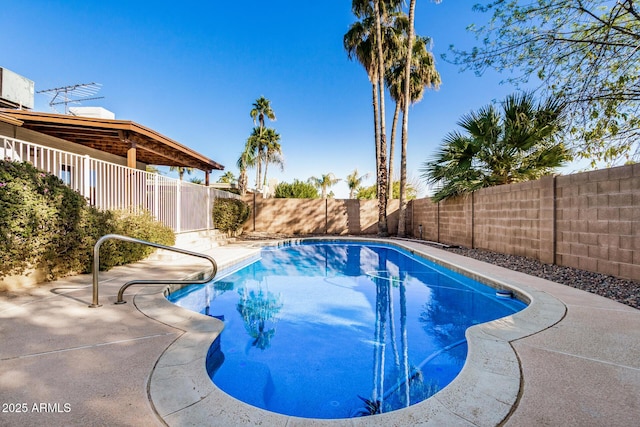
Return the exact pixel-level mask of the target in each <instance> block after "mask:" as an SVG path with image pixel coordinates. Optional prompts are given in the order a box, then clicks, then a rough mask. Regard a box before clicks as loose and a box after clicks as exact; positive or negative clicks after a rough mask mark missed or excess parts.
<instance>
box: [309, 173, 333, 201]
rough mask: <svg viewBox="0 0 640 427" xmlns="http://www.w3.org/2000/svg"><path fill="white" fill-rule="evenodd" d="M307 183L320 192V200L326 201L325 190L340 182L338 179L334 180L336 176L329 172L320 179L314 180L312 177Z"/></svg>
mask: <svg viewBox="0 0 640 427" xmlns="http://www.w3.org/2000/svg"><path fill="white" fill-rule="evenodd" d="M309 182H310V183H311V184H313V185H314V186H315V187H316V188H318V189H319V190H321V191H322V198H323V199H326V198H327V189H328V188H330V187H333V186H334V185H336V184H337V183H338V182H340V178H336V176H335V175H334V174H333V173H332V172H329V173H328V174H325V175H320V178H316V177H315V176H312V177H311V178H309Z"/></svg>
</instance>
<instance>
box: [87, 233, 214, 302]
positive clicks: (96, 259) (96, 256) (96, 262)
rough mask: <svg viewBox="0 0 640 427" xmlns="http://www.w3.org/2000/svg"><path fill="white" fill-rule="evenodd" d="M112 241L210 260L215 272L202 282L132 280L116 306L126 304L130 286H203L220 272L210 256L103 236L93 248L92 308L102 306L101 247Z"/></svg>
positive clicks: (129, 239) (117, 236) (126, 238)
mask: <svg viewBox="0 0 640 427" xmlns="http://www.w3.org/2000/svg"><path fill="white" fill-rule="evenodd" d="M110 239H116V240H123V241H125V242H131V243H140V244H142V245H147V246H152V247H154V248H158V249H164V250H167V251H171V252H178V253H181V254H185V255H191V256H195V257H199V258H205V259H207V260H209V261H210V262H211V265H212V266H213V270H212V271H211V274H210V275H209V277H205V278H204V279H200V280H130V281H128V282H127V283H125V284H124V285H122V287H121V288H120V290H119V291H118V299H117V301H116V302H115V303H116V304H124V303H126V301H124V300H123V295H124V291H125V290H126V289H127V288H128V287H129V286H132V285H172V284H185V285H201V284H203V283H207V282H209V281H211V280H212V279H213V278H214V277H215V276H216V273H217V272H218V265H217V264H216V261H215V260H214V259H213V258H212V257H210V256H209V255H205V254H201V253H198V252H191V251H187V250H185V249H180V248H174V247H172V246H165V245H160V244H158V243H152V242H147V241H146V240H140V239H134V238H133V237H129V236H122V235H120V234H106V235H104V236H102V237H101V238H100V239H98V241H97V242H96V244H95V246H94V247H93V301H92V303H91V305H90V306H89V307H91V308H96V307H101V306H102V304H99V303H98V271H99V269H100V246H101V245H102V244H103V243H104V242H105V241H107V240H110Z"/></svg>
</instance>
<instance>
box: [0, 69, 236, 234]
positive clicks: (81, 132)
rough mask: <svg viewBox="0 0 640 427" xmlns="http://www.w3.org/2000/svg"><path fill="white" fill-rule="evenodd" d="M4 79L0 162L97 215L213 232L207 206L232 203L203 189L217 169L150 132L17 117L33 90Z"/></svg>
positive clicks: (124, 125) (100, 121) (65, 118)
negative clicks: (37, 173)
mask: <svg viewBox="0 0 640 427" xmlns="http://www.w3.org/2000/svg"><path fill="white" fill-rule="evenodd" d="M7 71H8V70H6V69H2V68H0V106H3V107H10V108H0V158H3V159H7V160H14V161H27V162H30V163H32V164H33V165H34V166H36V167H37V168H39V169H42V170H44V171H46V172H49V173H52V174H55V175H57V176H58V177H59V178H60V179H61V180H63V181H64V182H65V183H66V184H67V185H69V186H70V187H72V188H73V189H74V190H76V191H78V192H79V193H80V194H82V195H83V196H84V197H85V198H86V199H87V200H88V202H89V203H90V204H91V205H93V206H96V207H98V208H101V209H134V210H135V209H145V210H148V211H150V212H151V213H152V214H153V215H154V216H155V217H156V218H157V219H158V220H160V221H162V222H164V223H165V224H166V225H168V226H170V227H172V228H173V230H174V231H175V232H177V233H180V232H186V231H197V230H209V229H211V228H213V224H211V215H210V212H211V207H212V203H213V200H214V199H215V198H216V197H235V195H233V194H231V193H228V192H224V191H220V190H217V189H214V188H211V187H209V179H210V178H209V176H210V173H211V171H213V170H223V169H224V166H222V165H220V164H219V163H217V162H215V161H213V160H211V159H209V158H208V157H206V156H204V155H203V154H201V153H198V152H196V151H194V150H192V149H190V148H189V147H187V146H185V145H182V144H180V143H179V142H177V141H174V140H172V139H170V138H168V137H166V136H164V135H162V134H160V133H159V132H156V131H154V130H153V129H150V128H147V127H145V126H143V125H140V124H138V123H135V122H133V121H128V120H116V119H115V118H103V117H99V115H98V116H95V115H94V116H90V117H88V116H72V115H66V114H54V113H45V112H35V111H28V110H25V109H23V108H24V107H25V106H31V107H32V106H33V100H32V98H33V82H30V81H29V80H28V79H25V78H23V77H20V76H18V75H16V74H15V73H11V72H9V73H7ZM7 76H9V77H10V78H9V79H7V78H6V77H7ZM12 107H13V108H12ZM16 107H17V108H16ZM148 165H159V166H175V167H185V168H195V169H198V170H201V171H203V172H204V173H205V185H197V184H192V183H186V182H181V181H178V180H175V179H172V178H168V177H165V176H161V175H158V174H154V173H149V172H146V167H147V166H148Z"/></svg>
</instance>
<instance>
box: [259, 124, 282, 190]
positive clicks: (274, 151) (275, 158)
mask: <svg viewBox="0 0 640 427" xmlns="http://www.w3.org/2000/svg"><path fill="white" fill-rule="evenodd" d="M262 139H263V141H264V152H263V155H264V159H263V161H264V182H263V185H267V168H268V167H269V163H273V164H274V165H279V166H280V169H284V158H283V157H282V147H281V146H280V134H279V133H277V132H276V131H275V129H272V128H267V129H265V130H264V133H263V135H262Z"/></svg>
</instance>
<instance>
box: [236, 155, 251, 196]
mask: <svg viewBox="0 0 640 427" xmlns="http://www.w3.org/2000/svg"><path fill="white" fill-rule="evenodd" d="M250 148H251V147H250V146H249V144H246V145H245V147H244V150H242V153H240V157H239V158H238V161H237V162H236V165H237V166H238V169H239V170H240V176H239V177H238V189H239V190H240V194H241V195H243V196H244V195H245V194H247V188H248V187H249V178H248V177H247V168H249V167H252V166H253V165H254V164H255V156H254V153H253V151H252V150H251V149H250Z"/></svg>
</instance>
